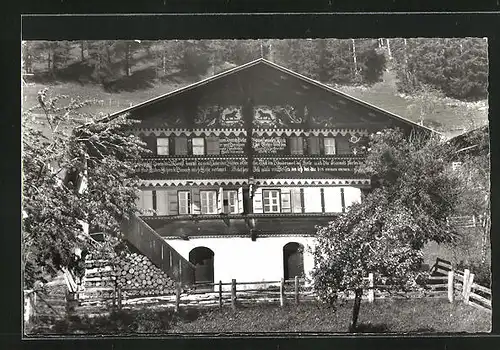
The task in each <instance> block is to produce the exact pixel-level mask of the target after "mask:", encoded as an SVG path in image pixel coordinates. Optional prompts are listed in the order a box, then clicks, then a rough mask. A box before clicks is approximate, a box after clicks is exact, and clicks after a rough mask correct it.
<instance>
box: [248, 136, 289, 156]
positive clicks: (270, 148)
mask: <svg viewBox="0 0 500 350" xmlns="http://www.w3.org/2000/svg"><path fill="white" fill-rule="evenodd" d="M252 145H253V149H254V151H255V152H257V153H266V154H278V153H283V152H284V151H285V149H286V139H285V138H283V137H255V138H253V139H252Z"/></svg>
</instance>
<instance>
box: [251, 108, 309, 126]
mask: <svg viewBox="0 0 500 350" xmlns="http://www.w3.org/2000/svg"><path fill="white" fill-rule="evenodd" d="M299 114H300V113H299V112H298V110H297V108H295V107H294V106H291V105H285V106H272V107H271V106H256V107H255V108H254V116H253V125H254V126H255V127H258V128H262V129H267V128H278V127H280V128H281V127H290V126H291V125H293V124H301V123H302V122H303V117H302V116H300V115H299Z"/></svg>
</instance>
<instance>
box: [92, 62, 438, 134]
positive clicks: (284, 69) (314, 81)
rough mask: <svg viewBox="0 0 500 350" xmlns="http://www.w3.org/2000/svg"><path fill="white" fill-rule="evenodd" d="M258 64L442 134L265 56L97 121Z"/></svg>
mask: <svg viewBox="0 0 500 350" xmlns="http://www.w3.org/2000/svg"><path fill="white" fill-rule="evenodd" d="M258 64H265V65H267V66H269V67H272V68H274V69H277V70H279V71H281V72H283V73H285V74H288V75H290V76H293V77H295V78H298V79H299V80H302V81H304V82H306V83H308V84H311V85H314V86H316V87H319V88H321V89H323V90H325V91H328V92H330V93H333V94H336V95H338V96H341V97H343V98H346V99H348V100H350V101H353V102H355V103H358V104H360V105H363V106H365V107H367V108H369V109H371V110H373V111H376V112H379V113H382V114H384V115H386V116H388V117H390V118H392V119H395V120H397V121H400V122H403V123H406V124H408V125H410V126H413V127H416V128H418V129H422V130H426V131H430V132H433V133H437V134H441V133H440V132H438V131H436V130H433V129H431V128H429V127H426V126H423V125H420V124H418V123H415V122H414V121H412V120H409V119H406V118H403V117H401V116H399V115H397V114H394V113H392V112H389V111H387V110H385V109H383V108H380V107H377V106H375V105H372V104H370V103H368V102H366V101H363V100H360V99H358V98H356V97H353V96H351V95H349V94H346V93H344V92H342V91H339V90H337V89H334V88H332V87H330V86H328V85H326V84H323V83H321V82H319V81H317V80H314V79H311V78H308V77H306V76H304V75H302V74H299V73H297V72H294V71H292V70H290V69H288V68H285V67H283V66H280V65H278V64H276V63H274V62H271V61H268V60H266V59H264V58H258V59H256V60H254V61H250V62H248V63H245V64H243V65H241V66H237V67H234V68H231V69H228V70H226V71H223V72H221V73H218V74H216V75H213V76H211V77H208V78H205V79H203V80H200V81H198V82H195V83H193V84H189V85H187V86H184V87H182V88H179V89H176V90H173V91H171V92H168V93H166V94H163V95H160V96H157V97H154V98H151V99H149V100H146V101H144V102H141V103H138V104H136V105H134V106H132V107H128V108H125V109H122V110H120V111H117V112H115V113H111V114H109V115H107V116H106V117H104V118H102V119H100V120H98V121H97V122H107V121H111V120H113V119H115V118H117V117H119V116H121V115H123V114H125V113H129V112H133V111H135V110H138V109H140V108H142V107H145V106H148V105H151V104H153V103H155V102H158V101H161V100H165V99H168V98H170V97H173V96H176V95H179V94H181V93H183V92H186V91H190V90H193V89H196V88H198V87H200V86H203V85H206V84H208V83H210V82H212V81H216V80H218V79H221V78H223V77H226V76H228V75H232V74H235V73H237V72H240V71H242V70H244V69H247V68H250V67H253V66H256V65H258Z"/></svg>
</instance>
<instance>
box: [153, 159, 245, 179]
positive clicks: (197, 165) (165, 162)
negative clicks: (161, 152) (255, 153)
mask: <svg viewBox="0 0 500 350" xmlns="http://www.w3.org/2000/svg"><path fill="white" fill-rule="evenodd" d="M144 170H145V171H146V172H148V173H153V174H161V177H162V178H200V177H202V178H209V177H210V176H216V177H221V176H224V177H226V176H237V175H239V176H241V175H244V174H246V173H247V172H248V163H247V159H246V158H245V157H241V158H183V157H182V158H181V157H170V158H166V159H161V160H158V159H156V160H153V161H151V162H148V163H145V164H144Z"/></svg>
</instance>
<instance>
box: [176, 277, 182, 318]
mask: <svg viewBox="0 0 500 350" xmlns="http://www.w3.org/2000/svg"><path fill="white" fill-rule="evenodd" d="M180 303H181V282H177V286H176V288H175V312H179V308H180Z"/></svg>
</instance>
